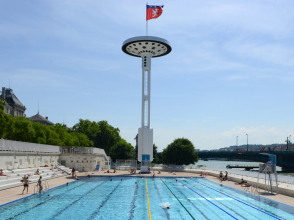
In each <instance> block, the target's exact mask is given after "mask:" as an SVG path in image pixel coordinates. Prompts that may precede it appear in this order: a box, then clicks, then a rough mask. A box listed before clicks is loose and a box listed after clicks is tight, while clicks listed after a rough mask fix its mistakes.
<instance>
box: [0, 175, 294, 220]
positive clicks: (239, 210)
mask: <svg viewBox="0 0 294 220" xmlns="http://www.w3.org/2000/svg"><path fill="white" fill-rule="evenodd" d="M121 178H122V179H123V181H120V180H121ZM110 179H112V181H110ZM146 180H147V185H148V190H149V193H148V195H149V200H150V212H151V217H152V219H160V220H161V219H193V218H194V219H197V220H198V219H250V220H251V219H262V220H265V219H287V220H291V219H294V207H291V206H287V205H284V204H281V203H277V202H274V201H272V200H267V199H264V198H263V197H256V196H253V195H252V196H250V195H249V194H246V193H244V192H242V191H239V190H236V189H232V188H230V187H223V186H221V185H220V184H217V183H214V182H212V181H209V180H207V179H204V178H193V179H188V178H177V180H178V183H176V182H175V179H173V178H162V179H160V178H147V179H146ZM146 180H145V179H141V178H132V177H115V178H109V177H91V178H84V179H82V180H79V181H76V182H74V183H71V184H70V185H69V186H61V187H57V188H55V189H53V190H49V191H47V192H45V193H43V194H41V195H34V196H31V197H28V198H25V199H22V200H19V201H16V202H13V203H10V204H7V205H3V206H0V219H26V220H28V219H70V220H73V219H140V220H142V219H149V212H148V202H147V192H146ZM136 183H137V184H136ZM48 194H50V195H52V196H48ZM164 205H168V206H170V207H171V209H163V208H162V207H163V206H164Z"/></svg>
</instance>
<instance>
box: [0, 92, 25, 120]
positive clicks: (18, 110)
mask: <svg viewBox="0 0 294 220" xmlns="http://www.w3.org/2000/svg"><path fill="white" fill-rule="evenodd" d="M0 97H1V98H2V99H3V100H4V101H5V102H6V105H5V106H4V112H5V113H6V114H8V115H12V116H13V117H19V116H24V117H26V115H25V110H26V107H25V106H24V105H23V104H22V103H21V102H20V101H19V99H18V98H17V97H16V95H15V94H14V93H13V90H12V89H10V88H9V89H7V88H5V87H2V93H1V96H0Z"/></svg>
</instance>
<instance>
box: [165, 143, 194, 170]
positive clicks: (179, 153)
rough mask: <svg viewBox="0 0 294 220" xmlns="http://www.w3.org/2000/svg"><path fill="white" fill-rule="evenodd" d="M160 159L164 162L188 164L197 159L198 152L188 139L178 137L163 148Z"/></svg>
mask: <svg viewBox="0 0 294 220" xmlns="http://www.w3.org/2000/svg"><path fill="white" fill-rule="evenodd" d="M162 161H163V163H165V164H170V163H173V164H176V165H183V164H185V165H189V164H194V163H196V162H197V161H198V154H197V153H196V152H195V147H194V145H193V144H192V142H191V141H190V140H188V139H186V138H178V139H176V140H174V141H173V142H172V143H171V144H169V145H168V146H167V147H166V148H165V149H163V151H162Z"/></svg>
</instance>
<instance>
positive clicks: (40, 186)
mask: <svg viewBox="0 0 294 220" xmlns="http://www.w3.org/2000/svg"><path fill="white" fill-rule="evenodd" d="M38 186H39V193H42V190H43V186H42V177H41V176H40V178H39V180H38Z"/></svg>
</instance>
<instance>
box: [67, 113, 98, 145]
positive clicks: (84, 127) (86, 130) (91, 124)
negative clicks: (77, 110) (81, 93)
mask: <svg viewBox="0 0 294 220" xmlns="http://www.w3.org/2000/svg"><path fill="white" fill-rule="evenodd" d="M99 131H100V129H99V125H98V123H97V122H95V121H90V120H87V119H86V120H83V119H79V123H77V124H75V125H74V126H73V127H72V128H70V129H69V132H76V133H79V134H85V135H86V136H87V137H88V138H89V140H90V141H92V142H93V144H94V146H95V147H97V146H98V143H96V136H97V135H98V133H99Z"/></svg>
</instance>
